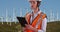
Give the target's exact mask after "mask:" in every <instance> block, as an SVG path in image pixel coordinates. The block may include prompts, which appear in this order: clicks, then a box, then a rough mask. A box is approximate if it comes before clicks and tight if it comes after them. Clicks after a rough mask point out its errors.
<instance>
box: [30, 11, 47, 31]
mask: <svg viewBox="0 0 60 32" xmlns="http://www.w3.org/2000/svg"><path fill="white" fill-rule="evenodd" d="M40 12H41V11H38V13H40ZM38 13H36V14H34V18H35V17H36V16H37V15H38ZM32 18H33V17H31V19H30V23H32V21H33V19H34V18H33V19H32ZM39 23H40V22H39ZM46 26H47V18H44V19H43V21H42V29H41V30H38V32H46ZM36 27H37V25H36Z"/></svg>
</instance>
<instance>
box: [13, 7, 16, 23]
mask: <svg viewBox="0 0 60 32" xmlns="http://www.w3.org/2000/svg"><path fill="white" fill-rule="evenodd" d="M15 14H16V11H15V9H14V8H13V21H15V24H16V15H15Z"/></svg>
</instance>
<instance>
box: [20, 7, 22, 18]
mask: <svg viewBox="0 0 60 32" xmlns="http://www.w3.org/2000/svg"><path fill="white" fill-rule="evenodd" d="M20 17H22V10H21V8H20Z"/></svg>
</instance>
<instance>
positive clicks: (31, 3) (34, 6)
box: [29, 1, 37, 10]
mask: <svg viewBox="0 0 60 32" xmlns="http://www.w3.org/2000/svg"><path fill="white" fill-rule="evenodd" d="M29 2H30V6H31V9H33V10H35V9H36V8H37V1H29Z"/></svg>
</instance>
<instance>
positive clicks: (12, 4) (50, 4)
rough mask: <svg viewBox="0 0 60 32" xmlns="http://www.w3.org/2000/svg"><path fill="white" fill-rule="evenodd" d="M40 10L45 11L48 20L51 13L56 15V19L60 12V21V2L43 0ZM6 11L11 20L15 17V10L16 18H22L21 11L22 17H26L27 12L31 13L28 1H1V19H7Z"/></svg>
mask: <svg viewBox="0 0 60 32" xmlns="http://www.w3.org/2000/svg"><path fill="white" fill-rule="evenodd" d="M39 8H40V9H41V11H43V12H44V11H45V13H46V14H47V17H48V18H49V17H50V13H51V11H52V12H53V13H54V18H56V14H57V12H58V16H59V17H58V18H59V19H60V14H59V13H60V11H59V10H60V0H42V2H41V5H40V7H39ZM27 9H28V10H27ZM6 10H7V11H8V17H11V18H12V17H13V10H14V11H15V16H20V11H22V16H25V14H26V12H27V11H28V12H31V9H30V3H29V1H28V0H0V17H4V18H6Z"/></svg>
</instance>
